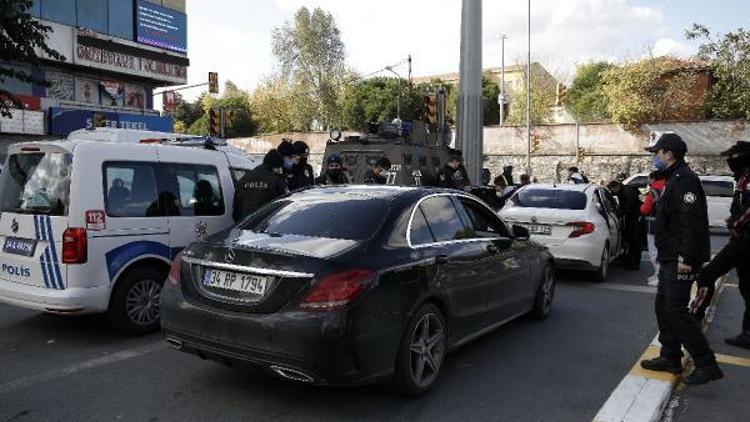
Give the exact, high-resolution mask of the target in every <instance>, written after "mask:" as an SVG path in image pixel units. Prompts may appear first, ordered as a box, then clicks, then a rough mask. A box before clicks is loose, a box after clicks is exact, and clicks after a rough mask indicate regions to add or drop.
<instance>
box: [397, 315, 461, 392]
mask: <svg viewBox="0 0 750 422" xmlns="http://www.w3.org/2000/svg"><path fill="white" fill-rule="evenodd" d="M446 334H447V328H446V325H445V317H443V313H442V312H440V310H439V309H438V308H437V307H436V306H435V305H432V304H426V305H424V306H422V307H421V308H419V310H417V312H416V313H414V316H413V317H412V318H411V320H410V321H409V325H408V326H407V327H406V333H405V334H404V338H403V339H402V340H401V347H400V349H399V351H398V358H397V360H396V371H395V374H394V378H393V380H392V381H391V385H390V387H391V388H392V389H394V390H395V391H396V392H398V393H401V394H404V395H407V396H417V395H419V394H422V393H424V392H425V391H427V390H429V389H430V388H432V387H433V386H434V385H435V382H436V381H437V379H438V376H439V375H440V370H441V369H442V367H443V361H444V360H445V355H446V352H447V350H446Z"/></svg>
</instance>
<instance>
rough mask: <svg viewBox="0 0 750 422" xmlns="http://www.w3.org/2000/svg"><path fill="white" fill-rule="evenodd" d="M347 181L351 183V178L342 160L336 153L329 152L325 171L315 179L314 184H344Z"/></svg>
mask: <svg viewBox="0 0 750 422" xmlns="http://www.w3.org/2000/svg"><path fill="white" fill-rule="evenodd" d="M349 183H351V178H350V177H349V173H348V172H347V171H346V169H345V168H344V160H342V159H341V156H340V155H338V154H331V156H330V157H328V159H327V160H326V168H325V171H324V172H323V174H321V175H320V177H318V178H317V179H315V184H316V185H345V184H349Z"/></svg>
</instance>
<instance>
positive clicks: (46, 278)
mask: <svg viewBox="0 0 750 422" xmlns="http://www.w3.org/2000/svg"><path fill="white" fill-rule="evenodd" d="M72 162H73V152H72V146H65V144H64V143H54V144H52V143H50V144H47V143H34V144H19V145H13V146H11V147H10V148H9V149H8V159H7V160H6V163H5V167H4V169H3V172H2V174H0V212H1V213H2V215H0V246H1V247H2V249H0V279H2V280H4V281H9V282H12V283H18V284H24V285H31V286H38V287H45V288H49V289H57V290H63V289H65V288H66V287H67V285H68V280H67V266H66V265H63V263H62V235H63V232H64V231H65V230H66V229H67V228H68V211H69V205H70V180H71V170H72Z"/></svg>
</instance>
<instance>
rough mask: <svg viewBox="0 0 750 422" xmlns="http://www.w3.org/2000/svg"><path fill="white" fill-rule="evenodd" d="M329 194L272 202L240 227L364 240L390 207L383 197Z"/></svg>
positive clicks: (370, 234) (271, 232)
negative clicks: (329, 195)
mask: <svg viewBox="0 0 750 422" xmlns="http://www.w3.org/2000/svg"><path fill="white" fill-rule="evenodd" d="M326 196H327V195H326ZM326 196H320V197H313V198H297V199H295V200H294V201H292V200H280V201H276V202H272V203H270V204H268V205H267V206H265V207H263V208H261V209H260V210H258V212H256V213H255V214H253V215H252V216H251V217H250V218H249V219H248V220H247V221H245V222H244V223H243V224H242V226H241V227H240V228H241V229H243V230H252V231H254V232H256V233H268V234H272V235H273V234H279V235H283V234H296V235H302V236H312V237H324V238H330V239H347V240H364V239H369V238H371V237H372V236H373V235H375V232H376V231H377V230H378V227H379V226H380V223H381V221H382V220H383V216H384V215H385V214H386V211H387V210H388V201H387V200H385V199H382V198H368V197H357V196H347V197H346V198H343V199H342V198H341V196H331V197H330V198H328V197H326Z"/></svg>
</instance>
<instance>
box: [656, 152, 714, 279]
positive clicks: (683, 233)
mask: <svg viewBox="0 0 750 422" xmlns="http://www.w3.org/2000/svg"><path fill="white" fill-rule="evenodd" d="M665 176H666V186H665V187H664V193H663V194H662V197H661V199H659V201H658V202H657V203H656V208H655V210H654V216H655V218H656V220H655V222H654V226H655V229H654V233H655V242H656V249H657V250H658V252H659V254H658V258H657V259H658V260H659V261H677V260H678V259H679V258H680V257H681V258H682V259H683V261H684V262H685V263H686V264H688V265H690V266H692V267H693V268H695V269H699V268H700V266H701V265H702V264H703V263H705V262H707V261H708V260H709V259H710V258H711V240H710V236H709V233H708V208H707V205H706V194H705V193H704V192H703V185H701V182H700V180H699V179H698V176H696V175H695V173H693V171H692V170H690V167H688V165H687V164H686V163H685V162H684V161H680V162H678V163H676V164H674V165H673V166H672V167H670V168H669V169H667V171H666V172H665Z"/></svg>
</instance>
